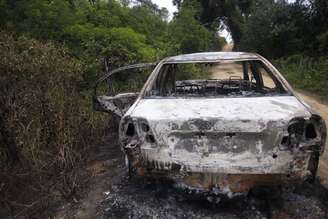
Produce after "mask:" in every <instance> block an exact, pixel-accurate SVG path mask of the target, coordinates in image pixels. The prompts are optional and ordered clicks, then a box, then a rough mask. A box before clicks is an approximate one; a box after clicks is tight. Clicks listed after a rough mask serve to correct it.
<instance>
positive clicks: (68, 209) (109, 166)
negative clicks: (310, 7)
mask: <svg viewBox="0 0 328 219" xmlns="http://www.w3.org/2000/svg"><path fill="white" fill-rule="evenodd" d="M106 142H107V144H104V145H101V146H100V147H99V149H98V152H97V156H96V158H95V160H94V162H93V163H92V164H91V165H90V167H89V168H88V169H89V170H90V171H91V172H92V179H91V180H90V183H89V189H88V191H85V193H84V194H81V199H80V200H78V201H77V203H75V204H66V205H63V206H62V207H60V209H59V211H58V213H57V214H56V216H55V218H261V219H263V218H324V219H328V191H327V190H326V189H325V188H324V187H323V186H322V185H321V184H320V183H319V181H317V182H316V183H315V184H303V185H300V186H296V187H295V188H289V189H286V188H285V189H284V190H283V192H282V194H281V195H277V193H276V192H275V191H273V190H272V191H271V192H269V194H267V193H263V194H261V193H259V192H257V194H251V195H249V196H248V197H244V198H240V199H236V200H231V201H224V202H220V203H218V204H214V203H213V200H215V198H213V197H206V196H202V197H197V198H196V197H195V196H194V195H192V194H191V195H190V194H188V193H186V192H181V191H178V190H176V189H174V188H173V187H172V186H171V184H170V183H168V182H150V181H146V180H143V179H135V178H134V179H129V178H128V174H127V171H126V168H125V165H124V157H123V154H122V152H121V151H120V147H119V145H118V144H117V143H116V142H117V141H116V135H115V134H112V135H111V136H108V137H107V138H106ZM210 201H212V202H210Z"/></svg>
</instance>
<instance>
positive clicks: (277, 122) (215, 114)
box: [130, 96, 310, 174]
mask: <svg viewBox="0 0 328 219" xmlns="http://www.w3.org/2000/svg"><path fill="white" fill-rule="evenodd" d="M130 113H131V116H132V117H133V118H136V119H142V120H146V121H147V122H148V124H149V126H150V129H151V131H152V133H153V135H154V137H155V139H156V144H155V145H154V144H153V145H150V144H143V145H142V146H141V151H142V154H143V156H144V158H145V160H147V161H150V162H155V163H160V165H159V166H161V168H164V169H168V170H169V169H172V165H178V166H179V167H180V168H181V169H183V170H185V171H187V172H209V173H229V174H239V173H249V174H262V173H273V174H281V173H286V174H287V173H288V172H289V171H291V170H290V166H291V165H290V162H292V161H293V160H294V159H293V156H294V155H293V154H292V153H291V152H290V151H281V150H279V145H280V143H281V141H282V138H283V134H284V131H285V129H286V128H287V124H288V123H289V121H290V120H291V119H293V118H295V117H306V116H310V114H309V112H308V111H307V109H306V108H305V107H304V106H303V105H302V104H301V103H300V102H299V101H298V100H297V99H296V98H295V97H293V96H281V97H256V98H255V97H254V98H211V99H205V98H191V99H172V98H167V99H166V98H163V99H143V100H141V101H140V102H139V103H138V105H137V106H135V108H134V110H133V111H131V112H130ZM304 168H306V167H301V169H304Z"/></svg>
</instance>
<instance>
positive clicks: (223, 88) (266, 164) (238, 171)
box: [94, 52, 326, 197]
mask: <svg viewBox="0 0 328 219" xmlns="http://www.w3.org/2000/svg"><path fill="white" fill-rule="evenodd" d="M146 67H148V68H149V67H150V68H153V71H152V73H151V74H150V76H149V77H148V80H147V81H146V83H145V84H144V86H143V88H142V89H141V91H140V92H138V93H121V94H117V95H114V94H112V96H108V95H103V96H98V95H97V92H95V96H94V107H95V109H96V110H100V111H105V112H110V113H112V114H114V115H115V116H117V117H119V118H120V125H119V140H120V143H121V146H122V149H123V151H124V153H125V155H126V162H127V166H128V169H129V171H130V172H131V173H134V174H136V175H138V176H145V177H152V178H158V179H161V178H163V179H164V178H165V179H170V180H173V181H174V182H175V183H176V185H178V186H180V187H186V188H190V189H196V190H201V191H205V192H211V191H212V192H213V191H214V192H216V193H218V194H224V195H227V196H229V197H232V196H234V195H235V194H245V193H247V192H248V191H249V190H250V189H251V188H254V187H257V186H272V185H284V184H291V183H295V182H303V181H305V180H313V179H314V178H315V175H316V171H317V168H318V161H319V157H320V155H321V154H322V153H323V151H324V146H325V140H326V126H325V122H324V120H323V119H322V118H321V117H320V115H318V114H317V113H316V112H315V111H314V110H313V109H311V107H310V106H309V105H307V104H306V103H305V102H304V101H303V100H302V99H300V97H298V96H297V95H296V94H295V93H294V91H293V89H292V88H291V86H290V85H289V84H288V82H287V81H286V80H285V79H284V78H283V76H282V75H281V74H280V73H279V72H278V70H277V69H276V68H275V67H274V66H273V65H272V64H270V63H269V61H267V60H266V59H264V58H263V57H261V56H260V55H257V54H253V53H240V52H211V53H195V54H187V55H180V56H175V57H169V58H166V59H164V60H162V61H160V62H158V63H150V64H138V65H132V66H127V67H123V68H119V69H117V70H114V71H112V72H109V73H108V74H107V75H105V76H104V77H103V78H101V79H100V80H99V81H98V83H97V86H98V84H99V83H101V82H104V81H106V82H108V83H109V85H111V83H112V80H111V77H112V76H113V75H114V74H119V72H121V71H124V70H125V71H129V70H130V69H133V68H146ZM97 86H96V90H97Z"/></svg>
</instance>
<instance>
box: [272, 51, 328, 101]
mask: <svg viewBox="0 0 328 219" xmlns="http://www.w3.org/2000/svg"><path fill="white" fill-rule="evenodd" d="M275 63H276V64H277V66H278V68H279V69H280V71H281V72H282V74H283V75H284V76H285V77H286V78H287V80H288V81H289V82H290V83H291V84H292V85H293V86H295V87H296V88H299V89H304V90H308V91H311V92H314V93H316V94H318V95H321V96H325V97H327V95H328V86H327V84H328V74H327V72H328V58H327V57H321V58H316V59H314V58H310V57H306V56H303V55H294V56H290V57H288V58H286V59H279V60H276V61H275Z"/></svg>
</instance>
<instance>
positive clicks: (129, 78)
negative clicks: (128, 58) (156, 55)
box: [92, 63, 157, 118]
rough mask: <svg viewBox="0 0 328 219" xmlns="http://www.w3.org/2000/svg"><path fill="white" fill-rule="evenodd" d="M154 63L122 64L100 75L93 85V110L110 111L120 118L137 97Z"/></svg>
mask: <svg viewBox="0 0 328 219" xmlns="http://www.w3.org/2000/svg"><path fill="white" fill-rule="evenodd" d="M156 64H157V63H141V64H135V65H129V66H124V67H120V68H117V69H115V70H112V71H110V72H109V73H107V74H106V75H104V76H103V77H101V78H100V79H99V80H98V81H97V82H96V84H95V87H94V93H93V98H92V99H93V108H94V110H95V111H101V112H107V113H112V114H114V115H116V116H118V117H120V118H121V117H122V116H123V115H124V114H125V113H126V111H127V110H128V109H129V108H130V106H131V105H132V104H133V103H134V102H135V100H136V99H137V98H138V96H139V91H140V90H141V88H142V86H143V85H144V83H145V82H146V80H147V78H148V76H149V75H150V73H151V71H152V70H153V69H154V67H155V66H156ZM145 70H147V71H145Z"/></svg>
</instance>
